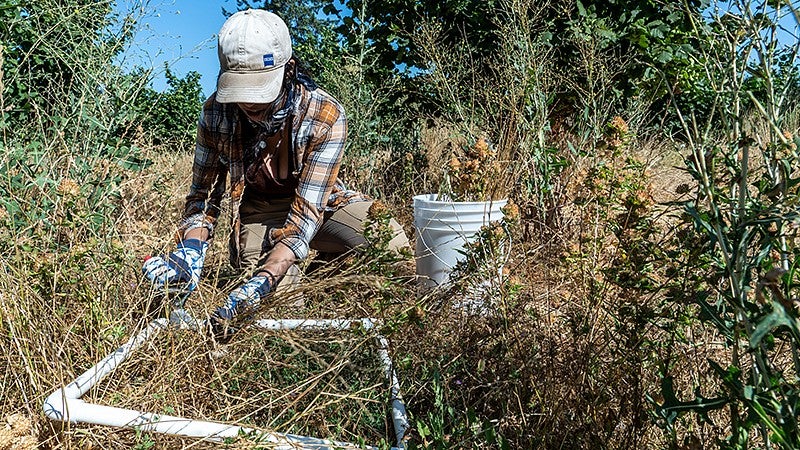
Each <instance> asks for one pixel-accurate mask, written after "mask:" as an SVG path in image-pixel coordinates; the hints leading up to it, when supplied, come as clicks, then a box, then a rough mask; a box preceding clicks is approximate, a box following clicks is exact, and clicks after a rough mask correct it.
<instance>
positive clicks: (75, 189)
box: [56, 178, 81, 197]
mask: <svg viewBox="0 0 800 450" xmlns="http://www.w3.org/2000/svg"><path fill="white" fill-rule="evenodd" d="M56 191H57V192H58V193H59V194H61V195H63V196H65V197H77V196H79V195H80V193H81V188H80V186H78V183H76V182H75V181H74V180H72V179H69V178H64V179H63V180H61V183H59V184H58V187H57V188H56Z"/></svg>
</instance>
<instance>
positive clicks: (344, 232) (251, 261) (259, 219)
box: [229, 198, 408, 292]
mask: <svg viewBox="0 0 800 450" xmlns="http://www.w3.org/2000/svg"><path fill="white" fill-rule="evenodd" d="M372 203H373V202H369V201H368V202H356V203H351V204H349V205H347V206H344V207H343V208H341V209H339V210H337V211H335V212H327V213H325V215H324V216H323V221H322V226H321V227H320V229H319V230H318V231H317V234H316V235H315V236H314V239H312V240H311V243H310V247H311V248H312V249H314V250H316V251H318V252H319V253H320V254H323V255H339V254H342V253H345V252H348V251H350V250H354V249H355V250H356V251H357V249H358V247H360V246H362V245H364V244H365V243H366V242H367V241H366V239H364V226H363V224H364V221H365V220H367V211H368V210H369V207H370V206H371V205H372ZM291 204H292V199H291V198H286V199H276V200H257V199H243V200H242V203H241V206H240V207H239V215H240V217H241V221H242V226H241V230H240V233H239V248H235V243H234V240H233V239H231V240H230V245H229V247H230V258H231V265H233V266H234V267H237V268H240V269H245V270H247V269H252V270H255V268H256V267H258V266H260V265H261V264H263V263H264V261H265V260H266V259H267V256H268V255H269V252H270V250H271V247H270V245H269V240H267V239H265V237H266V235H267V232H269V230H270V229H272V228H280V227H282V226H283V225H284V223H285V222H286V217H287V215H288V214H289V208H290V207H291ZM391 226H392V228H393V229H394V231H395V235H394V238H392V240H391V241H390V242H389V248H390V249H392V250H395V251H398V250H399V249H401V248H402V247H406V246H408V238H407V237H406V235H405V232H404V231H403V227H402V226H401V225H400V224H399V223H397V221H396V220H394V219H392V220H391ZM299 277H300V269H299V268H298V267H297V265H293V266H292V267H291V268H290V269H289V271H288V272H287V273H286V276H285V277H284V279H283V280H282V281H281V282H280V283H279V285H278V289H277V291H278V292H281V291H285V290H286V289H288V288H290V287H291V286H292V285H294V284H296V283H297V282H299Z"/></svg>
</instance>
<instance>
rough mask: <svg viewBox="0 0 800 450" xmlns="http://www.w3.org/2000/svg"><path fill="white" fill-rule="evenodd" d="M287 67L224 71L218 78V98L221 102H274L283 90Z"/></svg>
mask: <svg viewBox="0 0 800 450" xmlns="http://www.w3.org/2000/svg"><path fill="white" fill-rule="evenodd" d="M285 67H286V66H282V67H278V68H275V69H273V70H270V71H265V72H234V71H227V72H223V73H221V74H220V76H219V79H218V80H217V97H216V99H217V101H218V102H220V103H272V102H274V101H275V99H276V98H278V94H280V92H281V86H282V85H283V72H284V69H285Z"/></svg>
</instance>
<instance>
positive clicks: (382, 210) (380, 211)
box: [367, 200, 389, 220]
mask: <svg viewBox="0 0 800 450" xmlns="http://www.w3.org/2000/svg"><path fill="white" fill-rule="evenodd" d="M387 214H389V208H387V207H386V205H384V204H383V202H381V201H379V200H376V201H374V202H373V203H372V204H371V205H370V206H369V209H368V210H367V217H368V218H370V219H373V220H374V219H377V218H379V217H381V216H385V215H387Z"/></svg>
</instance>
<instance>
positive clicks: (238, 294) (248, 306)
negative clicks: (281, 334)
mask: <svg viewBox="0 0 800 450" xmlns="http://www.w3.org/2000/svg"><path fill="white" fill-rule="evenodd" d="M270 291H272V283H271V282H270V279H269V277H265V276H260V275H256V276H254V277H253V278H250V280H248V281H247V283H245V284H243V285H241V286H239V287H238V288H236V289H234V290H233V291H232V292H231V293H230V295H228V298H227V299H226V300H225V304H224V305H222V306H220V307H218V308H217V309H215V310H214V312H213V313H212V314H211V317H210V318H209V321H208V329H209V331H210V332H211V334H212V335H213V336H214V337H215V338H216V339H217V341H219V342H222V343H224V342H227V341H228V340H229V339H230V337H231V336H232V335H233V333H235V332H236V331H237V329H236V328H233V327H231V326H230V323H231V321H232V320H233V318H234V317H236V316H237V315H239V314H242V313H251V312H253V311H255V310H256V309H257V308H258V305H259V304H260V303H261V299H263V298H264V297H266V296H267V294H269V293H270Z"/></svg>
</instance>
